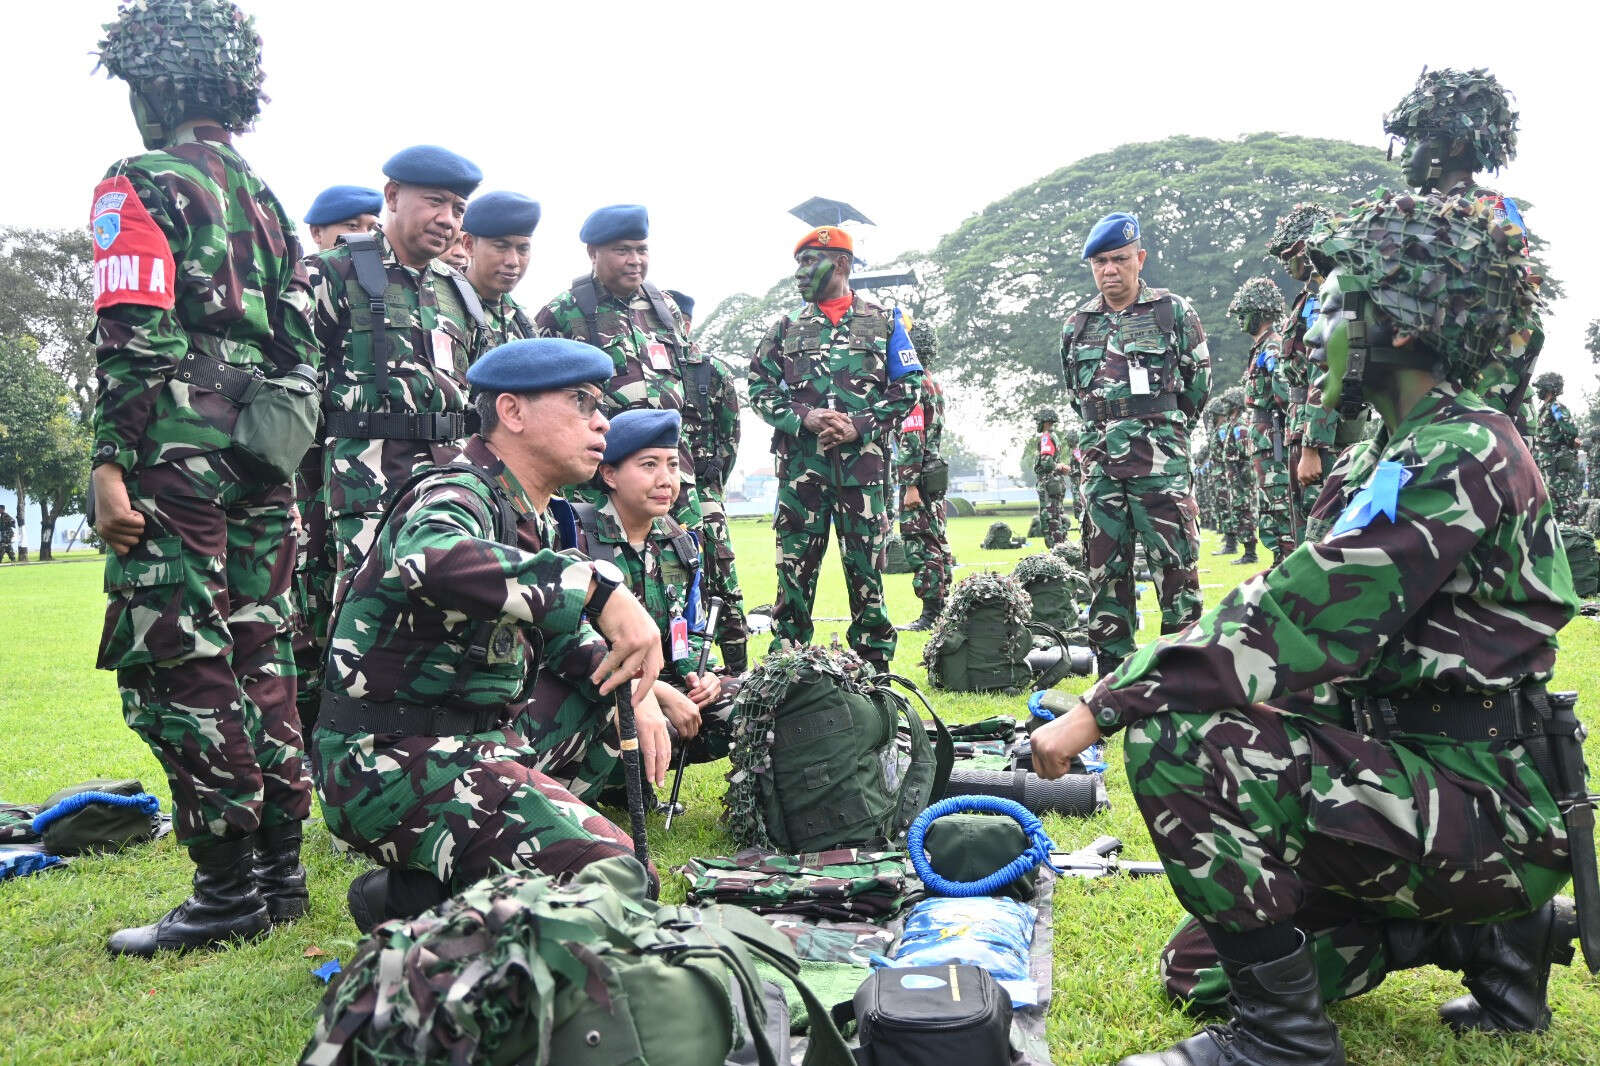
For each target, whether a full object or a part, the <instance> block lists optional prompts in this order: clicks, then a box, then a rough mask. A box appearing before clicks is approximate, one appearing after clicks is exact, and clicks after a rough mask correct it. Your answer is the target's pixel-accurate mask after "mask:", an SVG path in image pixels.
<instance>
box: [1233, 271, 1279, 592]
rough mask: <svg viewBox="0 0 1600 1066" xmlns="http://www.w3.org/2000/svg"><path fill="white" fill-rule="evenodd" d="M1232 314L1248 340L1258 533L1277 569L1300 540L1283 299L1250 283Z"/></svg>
mask: <svg viewBox="0 0 1600 1066" xmlns="http://www.w3.org/2000/svg"><path fill="white" fill-rule="evenodd" d="M1228 314H1230V315H1232V316H1233V317H1234V318H1235V319H1237V320H1238V322H1239V328H1240V329H1242V330H1244V332H1246V333H1248V334H1249V335H1250V352H1249V355H1248V356H1247V357H1246V359H1245V371H1244V396H1245V405H1246V406H1247V408H1248V414H1249V419H1250V466H1251V469H1252V471H1253V472H1254V473H1255V478H1256V488H1257V490H1258V491H1257V497H1256V499H1257V513H1256V530H1257V532H1258V533H1259V534H1260V538H1261V544H1262V546H1263V547H1267V548H1270V549H1271V550H1272V559H1273V563H1274V564H1276V563H1278V562H1279V561H1281V560H1282V559H1283V557H1284V556H1286V555H1288V554H1289V552H1291V551H1293V550H1294V545H1295V540H1296V537H1295V534H1294V530H1293V528H1292V526H1293V523H1292V522H1291V520H1290V515H1289V462H1288V460H1289V453H1288V448H1287V442H1286V440H1285V437H1286V435H1287V422H1288V413H1289V385H1288V381H1287V379H1286V378H1285V377H1284V374H1283V372H1282V371H1281V370H1280V369H1279V362H1280V361H1281V359H1282V354H1283V337H1282V335H1281V334H1279V333H1278V330H1277V323H1278V319H1279V318H1281V317H1282V316H1283V294H1282V293H1281V292H1279V291H1278V286H1277V285H1276V284H1274V283H1273V281H1272V279H1271V278H1267V277H1254V278H1251V279H1250V280H1248V281H1246V282H1245V283H1244V284H1243V285H1241V286H1239V291H1238V292H1236V293H1234V294H1233V301H1232V302H1231V303H1230V304H1229V305H1228ZM1239 562H1241V563H1252V562H1255V553H1254V552H1249V553H1248V554H1247V555H1246V557H1245V558H1243V559H1240V560H1239Z"/></svg>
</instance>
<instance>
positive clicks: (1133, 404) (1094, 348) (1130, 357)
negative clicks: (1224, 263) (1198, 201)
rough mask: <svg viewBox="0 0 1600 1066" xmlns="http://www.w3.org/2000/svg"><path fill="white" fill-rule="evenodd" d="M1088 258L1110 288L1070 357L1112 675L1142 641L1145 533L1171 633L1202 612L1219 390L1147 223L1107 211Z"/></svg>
mask: <svg viewBox="0 0 1600 1066" xmlns="http://www.w3.org/2000/svg"><path fill="white" fill-rule="evenodd" d="M1083 258H1084V259H1085V260H1086V261H1087V262H1088V263H1089V265H1090V269H1091V270H1092V271H1093V275H1094V282H1095V286H1096V287H1097V288H1098V289H1099V290H1100V292H1099V294H1098V295H1096V296H1094V297H1092V298H1091V299H1089V300H1088V301H1087V302H1085V303H1084V304H1083V305H1082V306H1081V307H1079V308H1078V309H1077V310H1076V311H1075V312H1073V314H1072V317H1071V318H1069V319H1068V320H1067V324H1066V328H1065V330H1064V331H1063V333H1062V339H1061V359H1062V363H1063V366H1064V368H1065V370H1066V375H1067V388H1068V390H1069V392H1070V395H1071V397H1072V405H1073V407H1074V408H1075V409H1076V410H1077V412H1078V417H1079V418H1080V419H1082V421H1083V426H1084V429H1083V453H1084V496H1085V497H1086V499H1085V503H1086V505H1087V510H1086V519H1087V521H1086V525H1087V527H1088V529H1089V537H1088V544H1087V549H1088V551H1087V554H1088V560H1087V561H1088V564H1089V582H1090V584H1091V585H1092V586H1093V587H1094V598H1093V600H1092V601H1091V602H1090V605H1089V639H1090V640H1091V641H1092V642H1093V643H1094V646H1095V650H1096V652H1097V654H1098V657H1099V660H1100V670H1101V672H1102V673H1107V672H1109V671H1111V670H1113V669H1115V667H1116V665H1117V664H1118V663H1120V662H1121V661H1122V660H1123V659H1124V658H1125V657H1127V656H1128V655H1129V654H1130V653H1132V651H1133V647H1134V643H1133V632H1134V617H1135V615H1134V612H1135V608H1136V603H1135V597H1134V583H1133V553H1134V540H1135V538H1137V539H1138V540H1139V541H1140V542H1142V543H1143V544H1144V551H1145V557H1146V558H1147V559H1148V560H1149V562H1150V572H1151V574H1152V575H1153V576H1154V579H1155V581H1154V583H1155V587H1156V596H1157V598H1158V599H1159V600H1160V601H1161V632H1163V633H1176V632H1177V631H1178V630H1180V629H1182V628H1183V627H1184V626H1186V625H1188V624H1189V623H1190V622H1192V621H1194V620H1195V619H1196V618H1198V617H1199V616H1200V571H1199V569H1198V558H1197V556H1198V553H1199V543H1200V530H1199V528H1198V527H1197V526H1196V524H1195V503H1194V493H1193V492H1192V490H1191V486H1190V475H1189V470H1190V466H1189V424H1190V422H1191V421H1193V420H1194V419H1196V418H1198V417H1199V416H1200V411H1201V410H1202V409H1203V408H1204V407H1205V405H1206V399H1207V397H1208V396H1209V395H1210V393H1211V353H1210V351H1209V349H1207V347H1206V334H1205V330H1204V329H1203V328H1202V327H1201V325H1200V316H1199V315H1197V314H1195V312H1194V309H1193V308H1192V307H1190V306H1189V302H1188V301H1187V300H1185V299H1184V298H1183V297H1181V296H1179V295H1177V294H1176V293H1171V292H1168V291H1166V290H1165V289H1153V288H1151V287H1150V286H1149V285H1146V284H1145V283H1144V281H1143V280H1141V279H1140V277H1139V272H1140V270H1142V269H1143V267H1144V261H1145V250H1144V247H1143V244H1142V243H1141V240H1140V233H1139V221H1138V219H1136V218H1134V217H1133V216H1132V215H1127V214H1123V213H1121V212H1116V213H1113V214H1109V215H1107V216H1106V217H1105V218H1102V219H1101V220H1100V221H1099V222H1097V223H1095V225H1094V228H1093V229H1092V230H1090V231H1089V239H1088V241H1086V242H1085V243H1084V246H1083Z"/></svg>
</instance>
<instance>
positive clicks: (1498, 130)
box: [1383, 67, 1517, 170]
mask: <svg viewBox="0 0 1600 1066" xmlns="http://www.w3.org/2000/svg"><path fill="white" fill-rule="evenodd" d="M1383 131H1384V132H1385V133H1387V134H1389V135H1390V136H1391V137H1400V138H1403V139H1404V140H1406V141H1415V140H1417V139H1419V138H1433V137H1450V138H1452V139H1454V138H1457V137H1464V138H1466V139H1467V141H1468V142H1469V143H1471V145H1472V150H1473V151H1474V152H1475V153H1476V154H1477V156H1478V162H1479V163H1480V164H1481V165H1482V166H1484V167H1487V168H1488V169H1490V170H1499V169H1500V168H1501V167H1503V166H1505V165H1506V164H1507V163H1509V162H1510V161H1511V160H1513V159H1515V158H1516V157H1517V112H1515V111H1513V110H1512V109H1511V97H1510V94H1509V93H1507V92H1506V91H1505V89H1504V88H1503V87H1502V86H1501V85H1500V82H1499V81H1497V80H1496V79H1495V76H1494V75H1493V74H1490V73H1489V72H1488V71H1487V70H1485V69H1483V68H1481V67H1479V68H1477V69H1475V70H1467V71H1461V70H1451V69H1449V68H1446V69H1444V70H1426V69H1424V70H1423V72H1422V74H1421V75H1420V76H1419V77H1418V78H1417V84H1416V85H1415V86H1413V87H1412V89H1411V91H1410V92H1409V93H1407V94H1406V95H1405V97H1404V98H1403V99H1402V100H1401V101H1400V102H1399V103H1398V104H1396V105H1395V109H1394V110H1393V111H1391V112H1389V114H1387V115H1386V116H1384V120H1383Z"/></svg>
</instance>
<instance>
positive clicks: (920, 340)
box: [906, 318, 939, 361]
mask: <svg viewBox="0 0 1600 1066" xmlns="http://www.w3.org/2000/svg"><path fill="white" fill-rule="evenodd" d="M906 332H907V333H908V334H909V335H910V337H911V346H912V347H913V348H915V349H916V350H917V357H918V358H919V359H924V360H929V361H931V360H933V359H935V358H937V357H938V355H939V335H938V334H937V333H935V332H934V331H933V327H932V326H930V325H928V324H927V323H926V322H924V321H923V320H922V319H920V318H919V319H916V320H914V321H913V322H912V323H911V328H910V329H909V330H907V331H906Z"/></svg>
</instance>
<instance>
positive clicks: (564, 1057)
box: [300, 856, 853, 1066]
mask: <svg viewBox="0 0 1600 1066" xmlns="http://www.w3.org/2000/svg"><path fill="white" fill-rule="evenodd" d="M757 961H760V962H764V963H766V964H768V966H769V967H771V969H770V970H766V971H765V972H767V973H772V972H776V973H777V974H778V975H779V976H780V977H782V978H783V979H785V980H786V981H789V982H791V983H793V984H794V985H795V986H796V987H797V989H798V991H799V993H800V998H801V1000H802V1001H803V1002H804V1003H805V1005H806V1007H807V1009H808V1012H809V1016H810V1025H811V1029H810V1045H809V1046H808V1048H807V1049H806V1058H805V1062H806V1064H807V1066H853V1060H852V1059H851V1057H850V1052H849V1050H848V1049H847V1048H846V1047H845V1044H844V1041H843V1039H842V1038H841V1037H840V1036H839V1031H838V1029H837V1028H835V1027H834V1025H833V1023H832V1021H831V1020H830V1019H829V1016H828V1009H827V1007H825V1006H823V1005H822V1004H821V1003H819V1002H818V1000H817V998H816V997H815V996H814V995H813V994H812V993H811V991H810V989H809V988H807V987H806V986H805V985H804V984H803V983H801V982H800V981H799V979H798V977H797V976H796V975H797V974H798V972H799V962H798V961H797V960H796V958H795V955H794V951H793V948H792V947H791V946H790V942H789V940H788V938H787V937H785V936H784V935H783V934H782V933H780V932H778V931H777V930H776V929H773V928H772V927H771V926H770V925H768V923H767V922H766V921H765V920H764V919H762V918H760V917H759V916H757V915H755V914H753V913H751V912H750V911H747V910H744V909H743V908H740V907H721V906H707V907H701V908H693V907H677V906H670V905H663V904H657V903H654V902H651V901H650V900H648V899H646V898H645V872H644V867H642V866H640V865H639V864H638V863H637V862H635V861H634V860H633V858H632V857H631V856H620V857H617V858H611V859H604V860H601V861H600V862H596V863H591V864H590V865H589V866H586V867H584V868H583V869H582V870H581V871H579V872H578V874H577V875H576V876H575V877H574V878H572V879H571V880H570V881H568V882H567V883H565V884H561V883H558V882H557V880H556V879H555V878H551V877H546V876H542V875H537V874H530V873H527V872H516V871H512V872H507V873H501V874H497V875H495V876H493V877H490V878H488V879H486V880H483V881H480V882H478V883H477V884H475V885H473V886H472V887H471V888H468V889H467V890H466V891H465V892H462V893H461V894H460V895H458V896H455V897H454V898H452V899H449V900H447V901H445V902H444V903H442V904H440V905H439V906H438V907H437V908H435V909H434V910H432V911H429V912H428V913H426V914H424V915H422V916H421V917H419V918H415V919H412V920H411V921H409V922H398V921H395V922H386V923H384V924H383V925H381V926H379V927H378V928H377V929H375V930H373V932H372V933H371V935H370V936H368V937H367V939H366V940H364V941H363V942H362V944H361V946H360V948H359V949H357V951H356V954H355V958H353V959H352V960H351V961H350V965H349V966H348V967H346V968H345V969H344V970H343V972H341V973H340V974H339V975H338V976H336V977H335V978H334V979H333V981H332V982H331V983H330V984H329V986H328V990H327V992H326V994H325V995H324V996H323V999H322V1008H321V1010H322V1013H321V1017H320V1018H318V1020H317V1028H316V1033H315V1034H314V1035H313V1036H312V1038H311V1041H310V1043H308V1044H307V1045H306V1048H305V1050H304V1051H303V1052H302V1053H301V1059H300V1061H301V1064H302V1066H358V1064H369V1063H370V1064H374V1066H375V1064H378V1063H394V1062H406V1063H418V1064H423V1066H461V1064H465V1063H474V1064H477V1063H486V1064H492V1066H545V1064H547V1063H554V1064H557V1066H574V1064H585V1066H722V1064H723V1063H724V1062H726V1061H728V1058H729V1055H730V1053H733V1054H735V1056H736V1059H737V1061H744V1062H759V1063H761V1064H762V1066H789V1057H788V1039H787V1038H788V1032H787V1030H788V1025H787V1024H783V1025H781V1026H776V1025H774V1024H772V1023H773V1021H774V1020H775V1019H774V1018H773V1017H772V1016H771V1012H769V1008H768V1003H770V1002H772V1001H773V999H774V998H777V999H780V1000H781V997H773V996H772V995H771V994H770V993H768V992H767V990H766V989H765V988H764V987H763V983H762V980H761V974H760V973H758V971H757V969H756V963H757ZM774 991H776V989H774ZM780 1029H781V1031H779V1030H780ZM751 1051H754V1054H753V1055H752V1054H750V1052H751Z"/></svg>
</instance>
